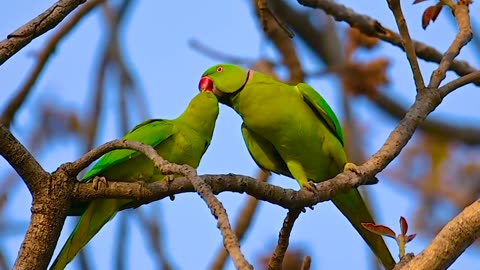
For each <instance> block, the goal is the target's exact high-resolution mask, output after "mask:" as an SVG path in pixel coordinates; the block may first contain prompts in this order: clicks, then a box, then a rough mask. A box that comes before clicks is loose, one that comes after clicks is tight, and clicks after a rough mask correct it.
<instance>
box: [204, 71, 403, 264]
mask: <svg viewBox="0 0 480 270" xmlns="http://www.w3.org/2000/svg"><path fill="white" fill-rule="evenodd" d="M205 78H210V79H211V81H212V84H213V92H214V93H215V94H216V95H217V96H218V98H219V101H220V102H221V103H224V104H226V105H228V106H230V107H232V108H233V109H234V110H235V111H236V112H237V113H238V114H239V115H240V116H241V117H242V119H243V124H242V134H243V137H244V140H245V143H246V145H247V148H248V151H249V152H250V154H251V156H252V157H253V159H254V160H255V162H256V163H257V164H258V166H260V167H261V168H264V169H267V170H270V171H272V172H275V173H279V174H283V175H286V176H289V177H292V178H295V179H296V180H297V182H298V183H299V184H300V186H301V187H306V188H308V187H309V185H310V184H309V181H312V182H317V183H318V182H321V181H324V180H327V179H329V178H332V177H334V176H335V175H337V174H338V173H340V172H342V171H343V170H344V166H345V164H346V163H347V157H346V154H345V150H344V139H343V133H342V130H341V126H340V124H339V122H338V120H337V118H336V116H335V114H334V113H333V111H332V109H331V108H330V107H329V106H328V104H327V103H326V101H325V100H324V99H323V98H322V97H321V96H320V95H319V94H318V93H317V92H316V91H315V90H314V89H313V88H311V87H310V86H309V85H307V84H304V83H300V84H298V85H296V86H291V85H287V84H284V83H281V82H279V81H276V80H274V79H273V78H271V77H269V76H267V75H264V74H262V73H260V72H256V71H253V70H248V71H246V70H244V69H242V68H240V67H238V66H235V65H231V64H221V65H216V66H213V67H211V68H209V69H208V70H207V71H205V72H204V74H203V78H202V79H203V80H205ZM332 201H333V203H334V204H335V205H336V206H337V208H339V210H340V211H341V212H342V213H343V214H344V215H345V216H346V217H347V218H348V220H349V221H350V222H351V223H352V225H353V226H354V227H355V229H356V230H357V231H358V232H359V233H360V235H361V236H362V237H363V239H364V240H365V241H366V242H367V244H368V245H369V246H370V248H371V249H372V250H373V251H374V253H375V254H376V255H377V257H378V258H379V259H380V260H381V261H382V263H383V265H384V266H385V268H387V269H392V268H393V267H394V266H395V261H394V260H393V258H392V256H391V254H390V252H389V250H388V248H387V246H386V245H385V242H384V241H383V239H382V237H380V236H378V235H376V234H373V233H371V232H369V231H367V230H366V229H364V228H363V227H362V226H361V223H362V222H372V223H373V222H374V221H373V217H372V216H371V214H370V212H369V210H368V208H367V206H366V204H365V203H364V201H363V199H362V197H361V195H360V193H359V192H358V190H357V189H352V190H350V191H349V192H347V193H344V194H339V195H337V196H335V197H334V198H333V199H332Z"/></svg>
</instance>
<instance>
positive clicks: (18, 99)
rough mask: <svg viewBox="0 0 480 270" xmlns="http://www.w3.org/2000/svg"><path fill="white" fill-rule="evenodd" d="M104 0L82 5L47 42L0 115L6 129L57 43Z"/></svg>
mask: <svg viewBox="0 0 480 270" xmlns="http://www.w3.org/2000/svg"><path fill="white" fill-rule="evenodd" d="M103 1H104V0H92V1H88V2H87V3H86V4H85V5H83V6H82V7H81V8H80V9H79V10H78V12H75V13H74V14H73V15H72V18H71V19H70V20H68V21H67V22H66V23H65V24H63V25H62V27H60V28H59V29H58V30H57V31H56V32H55V34H54V35H53V36H52V37H51V38H50V39H49V40H48V41H47V44H46V45H45V47H44V48H43V49H42V51H41V52H40V53H39V54H38V56H37V57H38V60H37V62H36V64H35V66H34V67H33V69H32V71H31V72H30V74H29V75H28V76H27V78H26V80H25V82H24V83H23V85H22V86H21V87H20V89H19V90H18V91H17V92H16V93H17V94H16V95H15V96H14V97H13V98H12V99H11V100H10V102H9V103H8V104H7V106H6V107H5V109H4V110H3V112H2V113H1V114H0V115H1V119H0V123H2V124H4V125H5V126H7V127H10V124H11V122H12V121H13V119H14V117H15V113H16V112H17V111H18V110H19V109H20V107H21V106H22V104H23V103H24V102H25V100H26V99H27V96H28V94H29V93H30V92H31V90H32V88H33V86H34V85H35V83H36V82H37V79H38V77H39V76H40V74H41V73H42V71H43V70H44V68H45V65H46V63H47V62H48V60H49V59H50V56H51V55H52V53H53V52H54V51H55V49H56V48H57V46H58V43H60V41H61V40H62V39H63V38H64V37H65V36H66V35H68V33H70V31H71V30H73V29H74V27H75V26H76V25H77V24H78V23H79V22H80V20H81V19H82V18H84V17H85V15H86V14H87V13H89V12H90V11H92V10H93V8H94V7H95V6H97V5H98V4H99V3H101V2H103Z"/></svg>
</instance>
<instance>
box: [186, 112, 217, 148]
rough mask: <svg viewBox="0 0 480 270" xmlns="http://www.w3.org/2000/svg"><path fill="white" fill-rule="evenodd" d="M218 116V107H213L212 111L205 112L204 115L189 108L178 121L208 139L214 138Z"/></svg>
mask: <svg viewBox="0 0 480 270" xmlns="http://www.w3.org/2000/svg"><path fill="white" fill-rule="evenodd" d="M217 116H218V106H212V107H211V110H204V111H203V112H202V113H199V112H198V111H196V110H191V109H190V108H187V109H186V110H185V111H184V112H183V113H182V114H181V115H180V116H179V117H178V118H177V119H178V120H179V121H180V122H182V123H184V124H185V125H187V126H188V127H190V128H192V129H193V130H195V131H196V132H197V133H199V134H200V135H201V136H202V137H203V138H206V139H208V138H212V135H213V130H214V128H215V120H216V119H217ZM212 119H213V120H212ZM208 141H210V139H208Z"/></svg>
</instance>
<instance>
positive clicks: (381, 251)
mask: <svg viewBox="0 0 480 270" xmlns="http://www.w3.org/2000/svg"><path fill="white" fill-rule="evenodd" d="M332 202H333V203H334V204H335V206H336V207H337V208H338V209H340V211H341V212H342V213H343V215H344V216H345V217H346V218H347V219H348V220H349V221H350V223H351V224H352V225H353V227H355V229H356V230H357V231H358V233H359V234H360V235H361V236H362V238H363V239H364V240H365V242H367V244H368V246H369V247H370V248H371V249H372V251H373V253H375V255H376V256H377V258H378V259H379V260H380V261H381V262H382V264H383V266H384V267H385V269H387V270H390V269H393V268H394V267H395V264H396V263H395V260H394V259H393V257H392V254H391V253H390V251H389V250H388V248H387V245H386V244H385V241H384V240H383V238H382V237H381V236H379V235H377V234H374V233H372V232H369V231H368V230H366V229H365V228H363V226H362V225H361V223H364V222H368V223H375V221H374V220H373V217H372V214H371V213H370V211H369V210H368V207H367V205H366V204H365V201H364V200H363V198H362V196H361V195H360V192H358V190H357V189H356V188H354V189H351V190H350V191H348V192H347V193H341V194H338V195H337V196H335V197H334V198H333V199H332Z"/></svg>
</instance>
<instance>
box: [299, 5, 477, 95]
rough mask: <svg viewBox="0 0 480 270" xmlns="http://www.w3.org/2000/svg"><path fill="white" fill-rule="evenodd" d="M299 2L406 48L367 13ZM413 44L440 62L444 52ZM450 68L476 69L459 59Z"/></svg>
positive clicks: (423, 56)
mask: <svg viewBox="0 0 480 270" xmlns="http://www.w3.org/2000/svg"><path fill="white" fill-rule="evenodd" d="M298 2H299V3H300V4H301V5H304V6H308V7H311V8H319V9H322V10H323V11H325V12H326V13H327V14H329V15H331V16H333V17H334V18H335V19H336V20H337V21H344V22H347V23H348V24H349V25H350V26H351V27H355V28H357V29H358V30H360V31H361V32H362V33H364V34H366V35H369V36H372V37H377V38H379V39H381V40H383V41H386V42H388V43H390V44H392V45H394V46H397V47H399V48H400V49H402V50H403V49H404V48H403V46H402V42H401V38H400V36H399V35H398V34H397V33H395V32H393V31H392V30H390V29H388V28H385V27H383V26H382V25H381V24H380V23H379V22H378V21H377V20H375V19H373V18H371V17H369V16H366V15H361V14H358V13H356V12H355V11H354V10H352V9H350V8H347V7H346V6H344V5H342V4H338V3H336V2H335V1H333V0H298ZM413 44H414V46H415V53H416V54H417V56H418V57H419V58H421V59H423V60H425V61H428V62H435V63H440V61H441V60H442V58H443V54H442V53H440V52H439V51H437V50H436V49H434V48H432V47H430V46H428V45H426V44H424V43H422V42H418V41H413ZM448 69H449V70H452V71H455V72H456V73H457V74H458V75H459V76H464V75H467V74H468V73H471V72H473V71H476V69H475V68H474V67H472V66H470V64H469V63H468V62H466V61H459V60H453V61H452V63H451V65H450V66H449V67H448ZM474 83H475V84H476V85H478V86H480V80H476V81H475V82H474Z"/></svg>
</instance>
